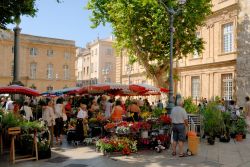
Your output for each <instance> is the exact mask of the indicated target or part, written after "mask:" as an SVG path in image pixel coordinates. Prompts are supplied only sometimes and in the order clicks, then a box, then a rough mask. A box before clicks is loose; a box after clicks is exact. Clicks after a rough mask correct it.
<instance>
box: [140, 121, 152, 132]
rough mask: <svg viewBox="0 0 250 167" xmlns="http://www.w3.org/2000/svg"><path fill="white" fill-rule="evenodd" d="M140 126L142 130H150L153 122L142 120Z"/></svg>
mask: <svg viewBox="0 0 250 167" xmlns="http://www.w3.org/2000/svg"><path fill="white" fill-rule="evenodd" d="M140 127H141V129H142V130H150V128H151V124H149V123H148V122H141V124H140Z"/></svg>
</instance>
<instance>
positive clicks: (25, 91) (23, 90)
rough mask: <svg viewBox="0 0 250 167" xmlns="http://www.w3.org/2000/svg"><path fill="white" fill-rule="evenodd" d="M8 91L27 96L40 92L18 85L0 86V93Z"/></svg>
mask: <svg viewBox="0 0 250 167" xmlns="http://www.w3.org/2000/svg"><path fill="white" fill-rule="evenodd" d="M3 93H8V94H23V95H27V96H39V95H40V93H39V92H38V91H36V90H34V89H31V88H27V87H24V86H19V85H10V86H4V87H0V94H3Z"/></svg>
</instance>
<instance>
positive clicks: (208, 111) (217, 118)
mask: <svg viewBox="0 0 250 167" xmlns="http://www.w3.org/2000/svg"><path fill="white" fill-rule="evenodd" d="M203 116H204V131H205V133H208V134H209V136H211V137H214V136H215V135H218V134H220V133H221V132H222V131H224V120H223V116H222V112H221V111H220V110H218V108H217V104H216V103H214V102H211V103H209V104H208V105H207V106H206V108H205V110H204V113H203Z"/></svg>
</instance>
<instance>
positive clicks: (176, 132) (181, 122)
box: [170, 98, 188, 157]
mask: <svg viewBox="0 0 250 167" xmlns="http://www.w3.org/2000/svg"><path fill="white" fill-rule="evenodd" d="M176 103H177V106H175V107H174V108H173V109H172V111H171V115H170V117H171V119H172V124H173V143H172V149H173V152H172V155H173V156H175V155H176V147H177V143H178V147H179V157H184V156H185V153H184V152H183V145H184V142H185V140H186V127H187V126H188V117H187V112H186V110H185V109H184V108H183V107H182V106H183V100H182V98H178V99H177V101H176Z"/></svg>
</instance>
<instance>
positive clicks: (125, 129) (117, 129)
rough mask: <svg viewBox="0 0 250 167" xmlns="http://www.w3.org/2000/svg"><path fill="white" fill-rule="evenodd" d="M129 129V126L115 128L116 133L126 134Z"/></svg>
mask: <svg viewBox="0 0 250 167" xmlns="http://www.w3.org/2000/svg"><path fill="white" fill-rule="evenodd" d="M129 131H130V129H129V127H126V126H118V127H117V128H116V133H118V134H128V133H129Z"/></svg>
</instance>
